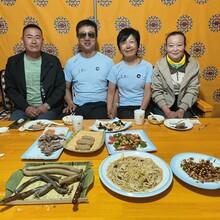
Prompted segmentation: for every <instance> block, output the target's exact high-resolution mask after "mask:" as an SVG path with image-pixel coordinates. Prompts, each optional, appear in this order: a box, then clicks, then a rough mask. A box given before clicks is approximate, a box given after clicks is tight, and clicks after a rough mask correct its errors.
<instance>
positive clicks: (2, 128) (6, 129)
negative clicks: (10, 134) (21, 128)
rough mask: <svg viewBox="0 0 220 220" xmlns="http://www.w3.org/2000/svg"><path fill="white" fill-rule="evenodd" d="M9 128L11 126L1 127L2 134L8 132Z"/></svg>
mask: <svg viewBox="0 0 220 220" xmlns="http://www.w3.org/2000/svg"><path fill="white" fill-rule="evenodd" d="M8 130H9V127H1V128H0V134H1V133H5V132H7V131H8Z"/></svg>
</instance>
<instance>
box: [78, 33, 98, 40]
mask: <svg viewBox="0 0 220 220" xmlns="http://www.w3.org/2000/svg"><path fill="white" fill-rule="evenodd" d="M86 36H88V37H89V38H95V36H96V34H95V33H94V32H88V33H87V32H81V33H79V34H78V38H79V39H84V38H86Z"/></svg>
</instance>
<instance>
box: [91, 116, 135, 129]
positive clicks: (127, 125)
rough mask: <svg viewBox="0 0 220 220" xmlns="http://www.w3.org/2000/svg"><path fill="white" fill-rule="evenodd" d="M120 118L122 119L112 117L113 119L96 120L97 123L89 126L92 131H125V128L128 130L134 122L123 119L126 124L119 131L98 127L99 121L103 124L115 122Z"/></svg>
mask: <svg viewBox="0 0 220 220" xmlns="http://www.w3.org/2000/svg"><path fill="white" fill-rule="evenodd" d="M118 120H120V119H118V118H115V119H112V120H96V121H95V123H94V124H93V125H92V126H91V127H90V128H89V129H90V130H91V131H104V132H106V133H109V132H111V133H112V132H119V131H123V130H126V129H127V128H129V127H130V126H131V124H132V122H126V121H122V120H121V121H122V122H123V123H124V124H125V126H124V127H123V128H122V129H120V130H117V131H106V130H104V129H98V127H97V125H99V123H102V124H104V123H113V122H114V121H118Z"/></svg>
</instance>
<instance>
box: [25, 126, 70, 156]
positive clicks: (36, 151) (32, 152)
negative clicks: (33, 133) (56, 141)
mask: <svg viewBox="0 0 220 220" xmlns="http://www.w3.org/2000/svg"><path fill="white" fill-rule="evenodd" d="M48 129H49V130H55V134H64V135H66V136H70V134H71V133H70V132H69V133H68V128H67V127H65V128H63V127H54V128H45V131H44V132H46V131H47V130H48ZM44 132H43V133H44ZM41 135H43V134H41ZM41 135H40V136H41ZM39 138H40V137H39ZM39 138H38V139H39ZM38 139H37V140H36V141H35V142H34V143H33V144H32V145H31V146H30V147H29V148H28V150H27V151H26V152H25V153H24V154H23V155H22V156H21V158H22V159H36V160H40V159H42V160H54V159H57V158H58V157H59V156H60V154H61V153H62V151H63V147H62V148H60V149H59V150H57V151H55V152H53V153H52V154H51V155H50V156H46V155H45V154H43V153H42V152H41V150H40V148H39V147H38Z"/></svg>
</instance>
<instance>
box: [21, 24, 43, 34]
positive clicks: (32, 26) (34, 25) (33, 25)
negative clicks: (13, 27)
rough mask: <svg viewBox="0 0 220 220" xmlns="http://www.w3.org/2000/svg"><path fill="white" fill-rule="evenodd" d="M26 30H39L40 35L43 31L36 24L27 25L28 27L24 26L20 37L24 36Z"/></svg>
mask: <svg viewBox="0 0 220 220" xmlns="http://www.w3.org/2000/svg"><path fill="white" fill-rule="evenodd" d="M28 28H36V29H38V30H40V32H41V34H43V31H42V30H41V28H40V27H39V26H38V25H36V24H28V25H26V26H25V27H24V28H23V31H22V36H24V32H25V30H26V29H28Z"/></svg>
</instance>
